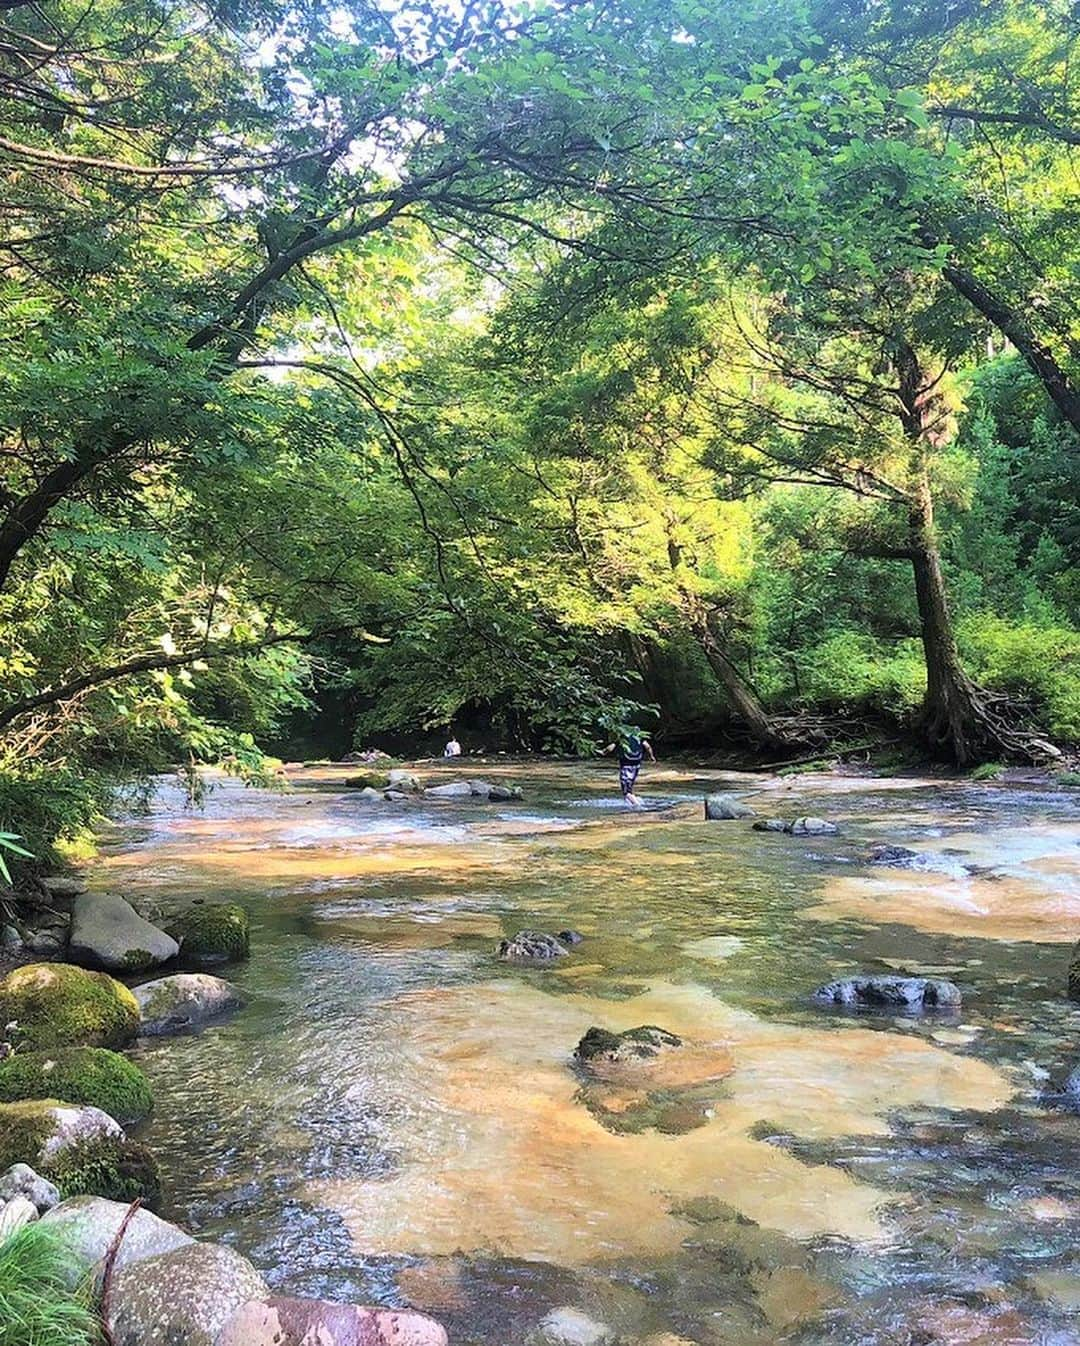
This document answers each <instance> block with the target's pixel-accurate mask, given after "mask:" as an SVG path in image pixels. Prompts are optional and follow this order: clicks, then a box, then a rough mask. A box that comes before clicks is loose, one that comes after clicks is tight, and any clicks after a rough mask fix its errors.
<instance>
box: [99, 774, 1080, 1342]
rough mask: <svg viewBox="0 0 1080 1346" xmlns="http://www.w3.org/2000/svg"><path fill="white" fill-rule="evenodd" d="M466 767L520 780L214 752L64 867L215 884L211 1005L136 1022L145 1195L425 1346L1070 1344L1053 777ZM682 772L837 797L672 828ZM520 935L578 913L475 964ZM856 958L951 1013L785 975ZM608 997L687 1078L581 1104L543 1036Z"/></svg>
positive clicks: (190, 889)
mask: <svg viewBox="0 0 1080 1346" xmlns="http://www.w3.org/2000/svg"><path fill="white" fill-rule="evenodd" d="M474 769H475V770H476V772H477V775H478V776H479V775H481V774H482V777H483V779H484V780H485V781H490V782H492V783H495V784H507V783H510V782H513V783H515V784H521V785H522V786H523V787H524V792H525V796H526V800H525V802H524V803H521V802H516V803H513V804H510V805H506V806H501V805H499V804H497V803H489V802H482V803H479V804H478V803H477V801H476V800H475V799H473V798H471V797H469V798H465V797H462V798H461V800H460V801H458V800H457V799H455V798H454V797H453V796H451V797H450V798H443V797H439V796H435V797H430V796H428V797H425V796H423V795H414V796H412V797H411V798H410V799H409V800H408V801H406V802H399V803H392V802H390V803H388V802H385V801H382V802H377V803H370V802H367V801H360V800H359V799H358V798H357V796H356V792H355V791H349V790H347V789H346V788H345V787H344V785H343V781H344V778H345V777H346V776H348V775H350V774H353V773H354V771H355V768H353V771H352V772H350V769H349V768H347V767H342V768H325V769H320V768H315V769H307V770H303V771H297V772H294V773H293V775H292V780H293V783H294V786H295V790H294V791H293V792H290V793H285V794H270V793H264V792H258V791H250V790H248V791H245V790H243V789H242V788H239V787H237V786H236V785H234V784H232V783H230V782H227V781H224V780H222V781H219V782H215V786H216V788H215V790H214V791H213V792H212V793H211V794H210V797H209V801H208V805H207V808H206V811H205V812H204V813H191V812H187V811H185V810H184V808H183V807H182V802H181V798H180V795H179V793H178V792H176V791H174V790H173V789H172V788H171V787H169V786H166V787H165V788H163V789H162V790H161V792H160V793H159V796H158V798H157V801H156V803H155V805H154V808H153V810H152V812H151V813H150V814H149V816H147V817H145V818H141V819H132V820H129V821H126V822H124V823H122V824H120V825H119V826H118V827H117V828H115V829H114V830H113V832H112V833H111V834H110V835H109V837H108V838H107V840H106V854H105V856H104V858H103V860H102V862H101V863H100V865H99V866H98V868H97V870H96V871H95V872H94V874H93V875H92V881H93V886H95V887H100V888H102V889H109V888H112V889H122V890H130V891H136V890H138V891H145V892H146V893H147V894H148V895H149V896H151V897H152V898H153V901H154V903H155V905H156V907H159V908H160V909H161V910H162V911H163V912H164V913H165V914H166V915H168V914H170V913H172V912H175V911H179V910H180V909H181V908H183V907H184V906H185V905H187V904H188V903H189V902H190V901H191V900H192V898H193V897H200V896H201V897H205V898H206V899H207V900H208V901H210V900H213V901H230V902H233V901H235V902H238V903H240V904H241V905H242V906H243V907H244V908H246V909H247V911H248V912H249V913H250V915H251V959H250V961H249V962H247V963H244V964H237V965H235V966H234V967H233V968H230V971H229V978H230V981H233V982H235V983H236V984H237V986H238V988H239V990H240V992H241V993H242V996H243V999H244V1007H243V1008H242V1009H240V1010H239V1011H238V1012H236V1013H235V1014H234V1015H232V1016H231V1017H229V1018H226V1019H224V1020H222V1021H220V1022H217V1023H211V1024H209V1025H207V1026H206V1027H205V1028H203V1029H201V1031H198V1032H195V1033H193V1034H191V1035H190V1036H186V1037H181V1038H168V1039H145V1040H143V1041H142V1042H141V1044H140V1046H139V1049H138V1054H139V1060H140V1064H142V1065H143V1067H144V1068H145V1069H146V1070H147V1072H148V1073H149V1075H150V1077H151V1080H152V1082H153V1084H154V1089H155V1096H156V1099H157V1104H156V1108H155V1112H154V1114H153V1116H152V1117H151V1119H150V1120H149V1122H148V1123H146V1124H144V1125H143V1126H142V1127H140V1128H139V1129H138V1130H137V1132H136V1135H137V1137H138V1139H139V1140H141V1141H143V1142H144V1143H146V1144H148V1145H149V1146H150V1147H151V1149H152V1150H154V1152H155V1153H156V1154H157V1156H158V1157H159V1159H160V1160H161V1162H162V1164H163V1168H164V1172H165V1180H166V1199H165V1204H164V1206H163V1208H162V1214H164V1215H166V1216H168V1218H170V1219H174V1220H176V1221H177V1222H178V1223H179V1224H180V1225H182V1226H183V1227H184V1228H185V1229H189V1230H191V1231H192V1232H194V1233H196V1234H199V1235H202V1236H205V1237H209V1238H214V1239H223V1240H225V1241H226V1242H228V1243H230V1244H231V1245H232V1246H234V1247H236V1248H237V1250H238V1251H240V1252H242V1253H243V1254H244V1255H245V1256H247V1257H248V1258H250V1260H251V1262H252V1263H253V1264H254V1266H255V1267H256V1268H257V1270H258V1271H259V1273H260V1274H261V1275H262V1276H263V1277H264V1278H265V1280H266V1282H267V1284H268V1285H269V1286H270V1288H271V1289H272V1290H273V1291H274V1293H276V1294H285V1295H304V1296H311V1297H316V1298H324V1299H335V1300H338V1301H342V1302H346V1301H352V1302H359V1303H373V1304H383V1305H386V1306H387V1307H401V1308H415V1309H418V1310H421V1311H424V1312H429V1313H431V1314H432V1315H434V1316H435V1317H436V1318H438V1319H439V1320H440V1321H441V1322H443V1323H444V1324H445V1325H446V1326H447V1328H448V1330H449V1333H450V1339H451V1340H452V1341H453V1342H455V1343H456V1344H458V1343H460V1346H519V1343H522V1344H523V1343H525V1342H527V1341H532V1340H542V1339H543V1333H544V1331H545V1329H544V1324H545V1322H547V1323H548V1325H549V1326H550V1324H551V1322H552V1321H553V1319H552V1315H557V1314H558V1313H559V1312H562V1311H564V1310H569V1309H572V1311H573V1315H575V1316H574V1318H573V1321H574V1322H575V1323H578V1322H587V1323H590V1324H598V1325H601V1326H602V1329H603V1332H604V1333H606V1334H608V1335H609V1336H610V1339H611V1340H613V1341H616V1340H617V1341H619V1342H620V1343H627V1346H637V1344H638V1343H644V1342H646V1341H649V1340H652V1341H656V1342H659V1341H675V1340H677V1341H680V1342H687V1343H695V1342H696V1343H698V1346H718V1344H724V1346H726V1344H728V1343H730V1346H736V1343H738V1346H771V1344H772V1343H780V1342H789V1341H792V1340H795V1339H796V1338H798V1340H800V1341H806V1342H814V1343H816V1342H818V1341H822V1342H823V1341H825V1340H828V1342H829V1343H830V1346H832V1344H833V1343H842V1344H843V1346H855V1344H856V1343H860V1344H862V1343H868V1342H872V1343H875V1346H876V1344H877V1343H879V1342H880V1343H886V1342H888V1343H892V1342H893V1341H896V1342H901V1341H907V1340H908V1339H909V1338H910V1337H911V1334H912V1333H913V1332H915V1333H922V1334H923V1335H922V1336H921V1337H919V1340H926V1341H927V1342H937V1341H941V1342H949V1341H954V1340H957V1341H960V1340H962V1341H964V1342H969V1341H970V1342H974V1341H980V1342H982V1341H985V1342H987V1343H990V1342H994V1343H997V1342H999V1341H1000V1342H1006V1341H1007V1342H1009V1343H1024V1342H1031V1343H1039V1346H1059V1343H1060V1346H1064V1344H1065V1343H1066V1342H1074V1341H1075V1340H1076V1338H1077V1334H1078V1331H1080V1311H1078V1308H1080V1300H1078V1301H1076V1302H1075V1303H1074V1301H1073V1300H1072V1299H1071V1298H1070V1296H1069V1295H1067V1294H1065V1293H1064V1292H1063V1291H1062V1290H1061V1288H1060V1287H1061V1285H1062V1284H1064V1278H1067V1277H1068V1275H1070V1274H1071V1271H1070V1268H1071V1267H1072V1259H1073V1257H1074V1251H1073V1250H1074V1248H1075V1246H1076V1243H1077V1241H1078V1240H1080V1176H1078V1175H1077V1174H1076V1170H1075V1162H1074V1156H1075V1153H1076V1149H1077V1145H1078V1143H1080V1116H1078V1115H1077V1112H1076V1111H1075V1110H1073V1109H1070V1108H1065V1107H1060V1106H1055V1105H1054V1104H1053V1102H1052V1101H1047V1098H1046V1094H1047V1090H1046V1072H1049V1074H1050V1075H1051V1076H1053V1077H1054V1078H1056V1079H1060V1078H1064V1077H1065V1076H1066V1075H1067V1074H1068V1072H1069V1070H1070V1069H1071V1067H1072V1066H1073V1065H1075V1060H1076V1043H1077V1040H1078V1030H1080V1007H1078V1006H1077V1005H1075V1004H1073V1003H1071V1002H1070V1001H1069V1000H1068V999H1067V998H1066V994H1065V986H1066V971H1067V964H1068V958H1069V950H1070V947H1071V945H1072V944H1073V943H1075V942H1076V940H1077V939H1078V938H1080V846H1078V844H1077V843H1078V841H1080V817H1078V815H1080V808H1078V803H1080V800H1078V797H1077V794H1076V792H1071V793H1069V792H1066V791H1053V790H1049V789H1044V788H1037V787H1030V786H1025V787H1021V786H1017V787H1004V786H1001V785H998V784H995V783H993V782H987V783H979V784H974V783H969V782H948V781H946V782H940V781H938V782H935V781H929V780H868V779H857V778H845V777H818V776H808V777H795V778H788V779H783V780H782V779H779V778H775V777H773V778H770V777H753V778H751V777H747V776H739V775H737V774H734V773H720V772H705V773H698V774H694V773H687V772H680V771H676V770H672V769H669V768H666V767H665V766H663V765H661V766H660V767H658V768H650V767H647V768H646V769H645V770H644V771H643V773H642V778H641V786H640V788H641V793H642V795H643V797H645V798H646V800H647V802H648V804H649V805H650V807H649V808H648V809H647V810H646V811H644V812H643V813H642V814H639V815H631V814H629V813H627V812H626V811H624V810H623V809H622V808H621V807H620V804H619V801H618V799H617V798H616V797H615V782H614V777H613V773H612V770H611V767H610V764H607V765H604V766H594V765H590V764H584V765H580V766H573V765H567V764H560V765H530V764H522V763H513V764H507V765H505V766H504V765H500V764H499V762H498V760H497V759H494V760H492V761H487V762H484V763H483V764H480V765H478V766H477V767H476V768H473V766H472V764H470V767H469V770H470V772H472V771H473V770H474ZM461 770H462V768H461V765H460V764H459V765H458V766H457V769H456V772H455V770H454V768H453V766H450V767H447V768H443V767H441V766H435V767H430V768H429V767H426V766H425V767H421V768H418V775H419V776H420V778H421V780H422V782H423V784H424V785H425V786H431V785H438V784H439V783H440V781H448V780H452V779H455V778H460V774H461ZM717 792H722V793H730V794H733V795H736V796H738V797H739V798H747V799H751V798H752V800H753V807H754V808H755V810H756V811H757V812H758V814H759V815H763V816H776V817H782V818H787V819H792V818H822V819H825V820H827V821H829V822H830V823H832V824H833V825H835V826H836V827H837V829H838V830H837V831H836V832H835V833H834V832H825V833H817V834H797V835H793V836H787V837H776V836H771V835H769V834H768V833H763V832H756V831H754V830H753V828H752V826H751V820H750V819H746V820H732V821H729V822H727V823H725V824H724V825H723V826H717V825H716V824H715V823H713V824H710V823H707V822H705V821H704V819H703V817H702V812H703V810H702V798H703V796H704V795H706V794H712V793H717ZM882 845H890V846H905V847H908V848H910V849H911V850H913V851H916V852H918V853H919V855H920V856H923V855H931V856H933V855H935V854H936V855H939V856H941V857H942V868H941V870H940V871H938V870H934V869H932V868H931V869H927V870H918V871H914V872H911V871H907V870H896V869H885V868H882V867H881V866H876V867H875V866H872V865H871V864H870V859H869V857H870V856H871V855H872V853H873V849H874V847H875V846H882ZM957 851H959V852H962V854H960V855H959V856H955V855H954V852H957ZM954 861H959V863H955V864H954V863H953V862H954ZM968 865H970V866H971V867H972V869H973V870H974V871H975V872H973V873H972V872H969V871H968V869H967V868H965V866H968ZM991 871H992V876H991ZM522 929H525V930H540V931H554V932H559V931H563V930H566V929H573V930H576V931H580V932H581V934H582V935H583V936H584V937H585V939H584V942H583V943H582V944H581V945H580V946H574V947H573V948H572V950H571V952H570V954H569V955H568V956H565V957H559V958H558V959H556V960H553V961H551V962H549V963H548V964H547V965H544V966H540V965H531V964H530V963H527V962H526V963H522V964H513V963H507V962H503V961H500V960H499V959H498V958H497V957H496V956H495V948H496V946H497V944H498V942H499V940H500V939H503V938H509V937H512V936H513V935H514V934H515V933H516V932H517V931H519V930H522ZM894 973H900V974H902V975H912V976H920V977H944V978H947V979H948V980H949V981H950V982H953V983H955V984H956V986H957V987H958V988H959V989H960V991H961V993H962V1009H961V1010H959V1011H958V1014H959V1015H960V1016H961V1017H958V1018H957V1019H956V1020H955V1021H950V1022H949V1023H948V1024H947V1025H945V1026H944V1027H943V1025H942V1021H941V1017H940V1016H936V1017H935V1016H928V1017H926V1018H925V1019H924V1018H922V1017H919V1016H912V1015H910V1014H890V1013H888V1012H884V1013H876V1014H872V1015H865V1016H859V1017H852V1016H845V1015H841V1014H836V1013H830V1012H829V1011H828V1010H826V1009H824V1008H822V1007H821V1006H820V1005H817V1004H815V1003H814V1001H813V992H814V990H815V989H816V988H818V987H820V986H823V985H825V984H828V983H831V982H835V981H838V980H840V979H842V978H845V977H853V976H867V975H875V974H881V975H892V974H894ZM643 1024H645V1025H649V1024H652V1025H660V1026H662V1027H663V1028H664V1029H665V1030H666V1031H667V1032H669V1033H671V1034H673V1035H677V1036H678V1037H679V1038H680V1039H682V1040H685V1041H686V1042H687V1043H688V1044H690V1046H689V1047H688V1048H686V1049H684V1050H685V1051H687V1052H692V1053H694V1055H691V1056H685V1057H681V1056H680V1054H679V1053H678V1052H676V1053H674V1054H673V1056H672V1061H673V1063H680V1062H681V1061H682V1060H687V1061H689V1062H690V1065H691V1066H693V1069H690V1068H687V1069H685V1070H684V1069H683V1068H682V1066H681V1065H680V1069H679V1070H678V1071H673V1072H672V1073H670V1074H669V1073H663V1074H662V1075H661V1076H660V1077H659V1078H658V1079H657V1080H655V1081H653V1082H652V1083H649V1084H646V1085H645V1086H644V1087H643V1086H642V1085H641V1083H640V1082H639V1081H636V1082H634V1084H633V1087H631V1086H630V1085H624V1084H623V1083H622V1082H616V1083H612V1084H605V1087H604V1092H603V1098H602V1104H603V1106H602V1107H601V1106H595V1105H592V1104H593V1103H594V1100H590V1099H589V1098H588V1097H587V1096H585V1095H584V1094H583V1092H582V1088H583V1086H582V1079H581V1077H580V1074H579V1073H578V1072H576V1071H575V1069H574V1063H573V1059H572V1053H573V1051H574V1048H575V1046H576V1045H577V1043H578V1042H579V1041H580V1039H581V1038H582V1036H583V1034H584V1033H585V1032H586V1030H587V1029H588V1028H590V1027H591V1026H593V1025H602V1026H603V1027H604V1028H605V1030H609V1031H610V1032H612V1033H619V1032H622V1031H624V1030H626V1029H630V1028H634V1027H637V1026H639V1025H643ZM715 1062H722V1067H721V1066H719V1065H715V1064H713V1065H709V1063H715ZM705 1065H709V1068H708V1069H705V1068H703V1067H704V1066H705ZM1040 1072H1043V1073H1042V1074H1040ZM1047 1287H1051V1288H1052V1290H1053V1292H1051V1290H1050V1289H1048V1288H1047ZM1055 1287H1056V1288H1055ZM564 1316H565V1315H564ZM557 1321H562V1320H557ZM567 1321H569V1319H567ZM598 1330H599V1329H598ZM980 1332H981V1333H982V1334H983V1335H982V1336H980V1335H979V1333H980ZM995 1332H996V1333H998V1335H997V1336H995V1335H994V1333H995ZM1003 1332H1005V1333H1012V1335H1004V1336H1002V1335H1001V1333H1003ZM949 1333H952V1336H950V1335H949ZM957 1333H961V1334H963V1333H966V1334H967V1335H959V1336H958V1335H957ZM800 1334H802V1335H800ZM905 1334H907V1335H905ZM928 1334H929V1335H928Z"/></svg>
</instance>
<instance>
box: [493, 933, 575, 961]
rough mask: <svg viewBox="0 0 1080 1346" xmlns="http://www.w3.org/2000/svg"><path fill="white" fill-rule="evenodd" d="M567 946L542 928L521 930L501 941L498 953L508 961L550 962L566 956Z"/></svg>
mask: <svg viewBox="0 0 1080 1346" xmlns="http://www.w3.org/2000/svg"><path fill="white" fill-rule="evenodd" d="M566 952H567V950H566V946H565V945H564V944H563V943H562V942H561V940H559V939H558V938H557V936H555V935H548V934H545V933H544V932H543V931H542V930H519V931H518V932H517V934H516V935H515V936H514V937H513V938H512V939H504V940H502V941H501V942H500V943H499V947H498V955H499V957H500V958H502V959H505V960H506V961H507V962H532V963H548V962H551V961H552V960H553V959H556V958H563V957H565V956H566Z"/></svg>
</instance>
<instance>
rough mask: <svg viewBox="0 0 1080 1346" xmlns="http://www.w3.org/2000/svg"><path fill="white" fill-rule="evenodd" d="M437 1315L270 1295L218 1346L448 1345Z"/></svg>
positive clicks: (234, 1321)
mask: <svg viewBox="0 0 1080 1346" xmlns="http://www.w3.org/2000/svg"><path fill="white" fill-rule="evenodd" d="M447 1340H448V1338H447V1335H446V1330H445V1328H443V1326H442V1325H441V1324H440V1323H437V1322H436V1321H435V1320H434V1318H428V1317H427V1316H426V1315H425V1314H422V1313H414V1312H412V1311H411V1310H406V1309H369V1308H361V1307H359V1306H358V1305H356V1304H331V1303H329V1302H327V1301H326V1300H325V1299H279V1298H277V1297H275V1298H273V1299H267V1300H264V1301H261V1302H260V1301H252V1302H251V1303H249V1304H244V1305H242V1306H241V1307H240V1308H239V1309H237V1311H236V1312H235V1313H234V1314H233V1316H232V1317H231V1318H230V1319H229V1320H228V1322H227V1323H226V1324H225V1326H224V1327H223V1328H222V1329H221V1332H220V1333H219V1334H218V1337H217V1341H216V1342H215V1346H447Z"/></svg>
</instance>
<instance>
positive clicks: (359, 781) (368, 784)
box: [345, 771, 390, 790]
mask: <svg viewBox="0 0 1080 1346" xmlns="http://www.w3.org/2000/svg"><path fill="white" fill-rule="evenodd" d="M389 783H390V774H389V772H386V771H360V772H357V774H356V775H355V776H346V777H345V785H347V786H348V788H349V789H350V790H366V789H372V790H385V789H386V787H387V785H389Z"/></svg>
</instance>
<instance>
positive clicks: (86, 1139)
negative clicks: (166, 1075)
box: [0, 1098, 161, 1205]
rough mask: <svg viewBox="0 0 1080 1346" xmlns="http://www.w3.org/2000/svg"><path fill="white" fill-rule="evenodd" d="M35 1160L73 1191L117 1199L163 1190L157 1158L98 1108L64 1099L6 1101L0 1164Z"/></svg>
mask: <svg viewBox="0 0 1080 1346" xmlns="http://www.w3.org/2000/svg"><path fill="white" fill-rule="evenodd" d="M12 1164H29V1165H30V1167H31V1168H32V1169H33V1170H34V1171H35V1172H36V1173H38V1174H39V1175H40V1176H41V1177H43V1178H47V1179H48V1181H49V1182H51V1183H53V1184H54V1185H55V1186H56V1187H57V1188H59V1191H60V1195H61V1197H63V1198H65V1199H66V1198H67V1197H69V1196H103V1197H108V1198H109V1199H110V1200H111V1201H134V1200H135V1198H136V1197H141V1198H142V1199H143V1200H144V1201H145V1202H146V1203H147V1204H148V1205H154V1204H155V1203H156V1202H157V1201H158V1199H159V1198H160V1195H161V1174H160V1170H159V1168H158V1164H157V1160H156V1159H155V1158H154V1156H153V1155H152V1154H151V1153H150V1151H149V1150H147V1149H146V1148H145V1146H143V1145H138V1144H136V1143H135V1142H133V1141H131V1140H129V1139H128V1138H127V1136H126V1135H125V1134H124V1132H123V1129H122V1128H121V1127H120V1126H119V1124H118V1123H117V1122H116V1121H115V1120H114V1119H113V1118H112V1117H109V1116H107V1115H106V1114H105V1113H104V1112H103V1111H101V1110H100V1109H98V1108H95V1107H91V1106H87V1105H73V1104H68V1103H65V1102H62V1101H61V1100H59V1099H55V1098H47V1099H34V1100H30V1101H26V1102H21V1103H0V1169H8V1168H10V1167H11V1165H12Z"/></svg>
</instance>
